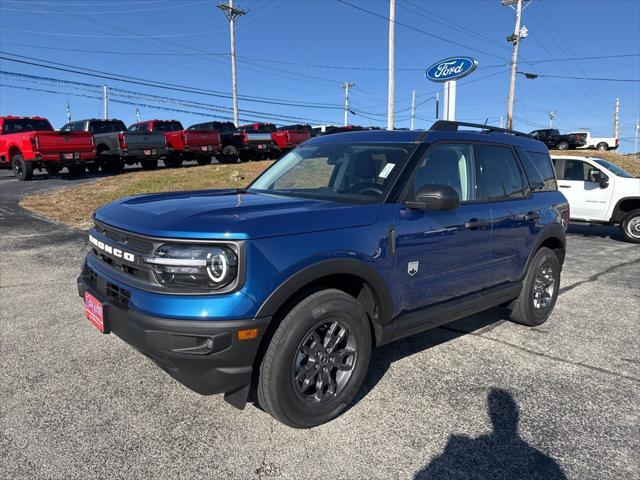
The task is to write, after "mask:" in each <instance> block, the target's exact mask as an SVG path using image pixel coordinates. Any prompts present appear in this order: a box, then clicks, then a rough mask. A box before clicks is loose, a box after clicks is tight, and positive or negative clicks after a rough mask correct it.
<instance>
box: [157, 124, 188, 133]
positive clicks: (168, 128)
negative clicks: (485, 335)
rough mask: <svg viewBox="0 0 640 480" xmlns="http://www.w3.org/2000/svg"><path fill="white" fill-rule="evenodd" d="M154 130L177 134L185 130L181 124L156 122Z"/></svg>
mask: <svg viewBox="0 0 640 480" xmlns="http://www.w3.org/2000/svg"><path fill="white" fill-rule="evenodd" d="M153 129H154V130H155V131H157V132H177V131H178V130H183V128H182V125H181V124H180V122H156V123H155V124H154V126H153Z"/></svg>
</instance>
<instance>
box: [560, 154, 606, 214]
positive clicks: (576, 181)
mask: <svg viewBox="0 0 640 480" xmlns="http://www.w3.org/2000/svg"><path fill="white" fill-rule="evenodd" d="M562 163H564V165H563V166H562V167H561V168H559V169H558V172H557V173H558V187H560V191H561V192H562V193H563V194H564V196H565V197H567V200H568V201H569V207H570V209H571V218H574V219H579V220H599V221H605V220H607V218H606V217H607V209H608V208H609V203H610V201H611V196H612V192H613V185H611V184H610V185H607V186H606V187H605V188H602V187H601V185H600V183H599V182H594V181H592V180H593V179H592V178H590V175H589V172H590V171H591V170H593V169H596V167H594V166H593V165H591V164H590V163H588V162H585V161H582V160H577V159H564V160H562V161H559V160H556V165H562ZM609 181H610V182H613V181H614V180H613V179H609Z"/></svg>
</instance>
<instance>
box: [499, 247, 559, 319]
mask: <svg viewBox="0 0 640 480" xmlns="http://www.w3.org/2000/svg"><path fill="white" fill-rule="evenodd" d="M560 270H561V266H560V260H558V257H557V255H556V254H555V253H553V250H551V249H549V248H546V247H542V248H541V249H540V250H538V251H537V252H536V254H535V255H534V257H533V259H532V260H531V263H530V265H529V269H528V270H527V275H526V277H525V279H524V282H523V284H522V290H521V291H520V295H519V296H518V298H517V299H515V300H514V301H513V302H512V304H511V305H510V307H509V308H510V309H511V313H510V318H511V320H512V321H514V322H516V323H519V324H521V325H526V326H528V327H537V326H538V325H542V324H543V323H544V322H546V321H547V319H548V318H549V315H551V312H552V311H553V307H554V306H555V304H556V300H557V299H558V290H559V289H560ZM549 290H551V291H549Z"/></svg>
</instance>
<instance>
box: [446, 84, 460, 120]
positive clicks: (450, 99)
mask: <svg viewBox="0 0 640 480" xmlns="http://www.w3.org/2000/svg"><path fill="white" fill-rule="evenodd" d="M456 83H457V82H456V81H455V80H448V81H446V82H444V119H445V120H448V121H450V122H454V121H455V120H456Z"/></svg>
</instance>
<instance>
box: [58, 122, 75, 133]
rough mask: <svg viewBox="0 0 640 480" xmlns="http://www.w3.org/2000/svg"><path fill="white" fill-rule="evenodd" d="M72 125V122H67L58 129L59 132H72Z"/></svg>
mask: <svg viewBox="0 0 640 480" xmlns="http://www.w3.org/2000/svg"><path fill="white" fill-rule="evenodd" d="M72 126H73V124H72V123H67V124H66V125H65V126H64V127H62V128H61V129H60V131H61V132H72V131H73V130H72V129H71V127H72Z"/></svg>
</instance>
